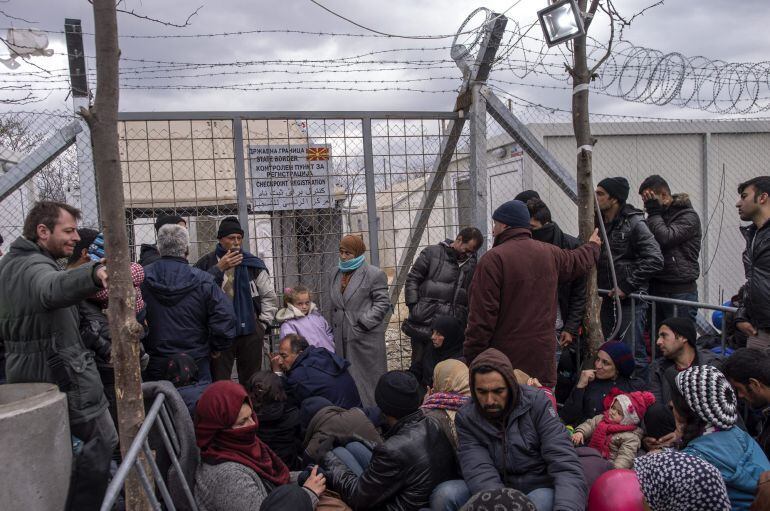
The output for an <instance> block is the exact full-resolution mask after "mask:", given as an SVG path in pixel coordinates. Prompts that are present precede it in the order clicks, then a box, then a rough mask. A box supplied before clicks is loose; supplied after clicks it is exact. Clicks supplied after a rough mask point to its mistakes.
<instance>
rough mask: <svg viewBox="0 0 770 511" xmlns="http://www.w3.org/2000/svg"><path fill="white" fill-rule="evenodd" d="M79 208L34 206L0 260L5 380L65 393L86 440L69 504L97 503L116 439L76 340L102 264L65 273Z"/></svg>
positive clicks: (102, 280) (90, 362) (73, 424)
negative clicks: (82, 308)
mask: <svg viewBox="0 0 770 511" xmlns="http://www.w3.org/2000/svg"><path fill="white" fill-rule="evenodd" d="M79 219H80V211H79V210H78V209H76V208H73V207H72V206H69V205H67V204H64V203H60V202H51V201H42V202H38V203H37V204H35V206H34V207H33V208H32V209H31V210H30V212H29V214H28V215H27V218H26V219H25V220H24V228H23V231H22V236H21V237H19V238H17V239H16V241H14V242H13V243H12V244H11V247H10V250H9V251H8V253H7V254H6V255H5V256H4V257H3V258H2V259H1V260H0V340H2V342H3V343H4V345H5V351H6V360H5V370H6V376H7V379H8V383H25V382H48V383H55V384H57V385H58V386H59V388H60V389H61V390H62V391H63V392H66V393H67V403H68V407H69V422H70V431H71V433H72V435H73V436H75V437H77V438H79V439H80V440H82V441H83V449H82V451H81V453H80V454H79V455H78V457H77V458H76V461H75V463H76V466H75V471H74V478H73V483H72V486H71V488H70V498H69V501H70V505H69V508H70V509H77V510H78V511H80V510H90V509H99V507H100V505H101V501H102V499H103V498H104V492H105V490H106V488H107V483H108V479H109V467H110V459H111V456H112V452H113V450H114V449H115V446H116V445H117V441H118V438H117V432H116V431H115V425H114V424H113V422H112V419H111V418H110V415H109V412H108V411H107V400H106V398H105V396H104V389H103V387H102V383H101V380H100V378H99V373H98V372H97V369H96V364H95V362H94V356H93V353H92V352H91V351H89V350H88V349H86V347H85V346H84V344H83V341H82V339H81V338H80V332H79V328H78V326H79V316H78V308H77V304H78V303H79V302H80V301H81V300H83V299H85V298H86V297H88V296H90V295H93V294H94V293H96V292H97V291H99V290H100V289H102V288H104V287H105V285H106V283H107V273H106V271H105V269H104V266H103V265H101V264H99V263H96V262H92V263H88V264H84V265H82V266H80V267H78V268H76V269H73V270H68V271H63V270H61V269H60V268H59V267H58V266H57V264H56V259H59V258H63V257H69V256H70V255H72V251H73V249H74V247H75V244H76V243H77V242H78V240H79V239H80V237H79V236H78V233H77V221H78V220H79Z"/></svg>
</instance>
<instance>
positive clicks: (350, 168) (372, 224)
mask: <svg viewBox="0 0 770 511" xmlns="http://www.w3.org/2000/svg"><path fill="white" fill-rule="evenodd" d="M516 114H517V115H518V117H519V119H520V120H521V121H522V122H523V123H524V124H526V125H527V126H528V127H529V129H530V130H531V131H532V132H533V133H534V134H535V135H536V137H537V138H538V139H539V140H540V141H541V142H542V144H543V145H544V146H545V148H546V149H547V150H548V151H549V152H551V153H552V155H553V156H554V157H555V158H556V159H557V160H559V161H560V162H561V164H562V165H564V167H565V168H566V169H569V170H570V171H572V170H573V169H574V168H575V158H576V156H575V143H574V138H573V136H572V125H571V120H570V118H569V116H568V115H567V114H563V113H562V114H560V113H554V112H551V111H546V110H542V109H537V108H521V109H519V110H517V112H516ZM74 119H75V118H74V116H73V115H72V114H70V113H67V112H28V113H22V112H15V113H12V112H8V113H5V114H0V128H2V132H0V135H1V136H0V147H1V148H2V150H3V158H5V159H4V162H5V167H6V168H8V166H9V165H12V164H13V161H14V158H16V159H18V157H20V156H23V155H24V154H25V153H27V152H29V151H30V150H31V149H34V148H35V147H36V146H37V145H38V144H40V143H42V141H44V140H46V139H47V138H48V137H49V136H50V135H51V134H52V133H54V132H55V131H56V130H58V129H60V128H62V127H63V126H65V125H67V124H68V123H70V122H72V121H73V120H74ZM459 119H460V118H459V116H457V115H455V114H446V113H435V112H433V113H431V112H425V113H417V112H387V113H386V112H381V113H377V112H373V113H351V112H325V113H320V112H316V113H308V112H285V113H264V112H262V113H260V112H240V113H239V112H219V113H190V112H176V113H130V114H128V113H124V114H121V121H120V126H119V133H120V150H121V159H122V169H123V180H124V193H125V203H126V225H127V228H128V234H129V240H130V245H131V247H132V249H133V254H134V258H135V259H138V258H139V257H140V255H141V250H142V248H141V247H142V245H143V244H152V243H154V242H155V229H154V226H153V224H154V222H155V220H156V219H157V218H158V217H159V216H160V215H164V214H171V213H174V214H179V215H181V216H183V217H184V218H185V219H186V220H187V222H188V227H189V230H190V237H191V242H192V243H191V249H190V260H191V261H192V262H194V261H196V260H197V259H198V258H199V257H201V256H203V255H204V254H206V253H208V252H210V251H211V250H213V248H214V246H215V244H216V232H217V227H218V224H219V221H220V220H221V219H222V218H224V217H225V216H230V215H233V216H238V217H239V218H240V219H241V222H242V223H244V224H248V230H247V233H246V238H247V242H248V244H249V245H248V246H249V248H250V250H251V251H252V252H254V253H256V254H257V255H259V256H260V257H261V258H263V259H264V260H265V262H266V263H267V265H268V268H269V270H270V274H271V275H272V277H273V280H274V284H275V287H276V290H277V291H278V293H279V295H281V294H282V290H283V289H284V288H285V287H290V286H294V285H297V284H303V285H306V286H308V287H309V288H310V289H312V290H313V291H314V292H315V295H316V303H317V304H318V306H319V308H320V309H321V310H322V311H325V309H326V307H328V294H327V293H328V286H329V276H330V274H331V272H332V271H333V269H334V267H335V266H336V262H337V250H338V242H339V239H340V237H341V236H342V235H343V234H346V233H356V234H360V235H362V237H363V239H364V240H365V241H366V244H367V246H368V247H369V250H368V252H367V258H368V260H369V261H370V262H371V263H372V264H375V265H378V266H380V267H381V268H382V269H383V270H384V271H385V272H386V274H387V275H388V279H389V282H390V284H391V296H392V302H393V307H394V308H393V315H392V317H391V319H390V324H389V328H388V334H387V339H388V346H389V349H388V354H389V362H390V366H391V367H404V366H406V365H408V362H409V342H408V339H406V338H405V336H403V335H402V334H401V333H400V330H399V327H400V324H401V322H402V321H403V320H404V319H405V317H406V314H407V310H406V307H405V306H404V305H403V293H402V292H400V291H401V290H400V289H399V288H398V284H399V282H400V281H399V275H401V276H402V277H403V273H404V272H405V271H407V270H408V268H409V266H410V265H411V258H409V257H408V255H409V254H408V249H409V248H410V247H415V246H416V247H417V251H416V253H419V250H421V249H422V248H423V247H425V246H428V245H431V244H435V243H438V242H439V241H441V240H444V239H446V238H454V237H455V235H456V234H457V232H458V230H459V229H460V228H461V227H464V226H467V225H475V226H477V227H479V228H481V229H482V232H484V233H485V235H486V236H487V240H488V246H491V212H492V211H493V210H494V208H496V207H497V206H498V205H500V204H501V203H502V202H504V201H506V200H509V199H510V198H512V197H513V196H514V195H516V194H517V193H518V192H520V191H522V190H524V189H530V188H531V189H535V190H537V191H538V192H539V193H540V195H541V197H542V198H543V200H544V201H545V202H546V203H547V204H548V205H549V207H550V208H551V210H552V212H553V216H554V220H555V221H556V222H558V223H559V224H560V225H561V226H562V227H563V229H564V230H565V231H566V232H570V233H576V231H577V209H576V207H575V205H574V204H573V203H572V201H571V200H570V199H569V198H568V197H567V195H566V194H565V193H564V192H563V191H562V189H561V188H560V187H559V186H557V185H556V184H555V183H554V182H553V181H552V180H551V178H550V177H549V176H548V175H547V174H546V173H545V172H544V171H543V170H542V169H540V168H539V167H538V165H537V164H536V163H535V162H534V161H533V160H532V159H531V158H530V157H529V156H528V155H527V154H526V153H525V152H524V151H523V150H522V148H521V147H519V145H517V144H516V143H514V142H513V141H512V140H511V138H510V136H509V135H507V134H506V133H505V130H503V128H502V127H501V126H500V125H499V124H498V122H497V121H494V120H492V119H491V118H488V117H487V118H486V120H485V121H484V126H485V127H486V130H485V131H486V133H484V130H481V131H479V133H478V134H480V138H474V137H471V136H470V134H471V127H470V126H469V124H470V123H469V124H466V125H465V127H464V129H463V130H462V131H461V132H460V136H459V139H458V144H457V148H456V149H455V150H454V152H453V153H452V155H451V161H450V163H449V167H448V171H447V172H446V174H445V175H441V176H439V178H440V179H439V181H440V182H439V183H434V178H435V177H436V174H435V170H436V165H435V164H434V163H435V161H436V158H437V156H438V155H439V153H440V151H441V141H442V137H443V139H445V137H446V135H447V134H448V131H449V130H451V126H452V124H453V123H455V122H457V121H458V120H459ZM593 121H594V123H593V133H594V136H596V138H597V139H598V142H597V144H596V146H595V148H594V179H595V182H598V181H599V180H600V179H602V178H603V177H606V176H611V175H622V176H625V177H626V178H628V180H629V182H630V184H631V196H630V198H629V202H630V203H632V204H634V205H636V206H641V200H640V198H639V196H638V195H637V194H636V190H637V189H638V186H639V183H640V182H641V181H642V180H643V179H644V178H645V177H646V176H647V175H650V174H653V173H657V174H660V175H662V176H663V177H664V178H666V179H667V180H668V181H669V183H670V184H671V188H672V191H673V192H674V193H686V194H688V196H689V199H690V201H691V202H692V205H693V207H694V208H695V210H696V211H697V212H698V213H699V214H700V216H701V219H702V222H703V226H704V233H705V235H704V240H703V254H702V268H701V269H702V277H701V282H700V290H701V300H702V301H705V302H709V303H720V302H721V301H722V299H723V297H729V296H730V295H732V294H733V293H735V292H736V291H737V289H738V287H739V286H740V285H741V284H742V282H743V281H744V276H743V268H742V264H741V257H740V255H741V252H742V250H743V248H744V242H743V240H742V238H741V235H740V233H739V231H738V227H739V225H740V221H739V218H738V216H737V213H736V212H735V211H734V210H733V209H732V204H733V202H734V200H735V198H736V196H737V193H736V188H737V185H738V183H739V182H741V181H744V180H746V179H749V178H751V177H754V176H755V175H760V174H766V173H767V166H766V164H765V162H766V161H767V160H768V157H770V121H768V120H751V121H643V120H640V119H626V118H623V119H618V118H610V117H602V116H594V117H593ZM474 129H479V126H478V125H476V126H475V127H474ZM473 144H476V147H482V148H483V147H485V148H486V151H480V152H479V151H476V156H473V154H474V151H472V150H471V148H472V145H473ZM9 151H10V152H9ZM14 154H15V156H14ZM78 158H79V154H78V151H77V150H76V147H75V145H72V146H71V147H70V148H69V149H67V150H66V151H65V152H63V153H62V154H61V155H59V156H58V157H57V158H56V159H55V160H54V161H53V162H51V163H50V164H49V165H47V166H46V168H45V169H44V170H43V171H41V172H40V173H38V174H37V175H36V176H35V177H33V178H32V179H31V180H29V181H28V182H26V183H25V184H24V185H23V186H22V187H21V188H20V189H19V190H17V191H16V192H14V193H13V194H12V195H11V196H9V197H7V198H6V199H5V200H3V201H2V202H0V226H2V235H3V236H4V237H5V239H6V240H8V241H10V240H12V239H13V238H14V237H15V236H17V235H19V234H20V232H21V226H22V223H23V218H24V216H25V215H26V212H27V210H28V208H29V207H30V205H31V204H32V202H34V200H37V199H40V198H52V199H58V200H62V199H63V200H66V201H68V202H70V203H73V204H75V205H78V206H80V207H81V208H84V209H89V208H90V210H92V211H93V210H94V209H95V208H96V204H94V203H92V201H83V200H82V199H81V196H80V195H81V194H80V182H81V180H82V178H83V176H82V175H81V174H83V173H82V172H79V170H78V169H79V168H82V165H83V163H82V160H83V158H82V156H81V162H80V167H79V162H78ZM473 158H477V159H478V160H477V163H476V164H472V160H473ZM479 165H480V166H482V167H483V169H482V171H481V172H480V174H479V175H480V176H481V177H482V179H481V180H478V179H475V176H472V173H471V171H470V169H471V168H478V167H479ZM420 217H422V218H423V220H425V219H427V223H426V227H425V230H424V232H423V233H422V235H420V236H417V235H415V232H416V231H415V227H416V225H417V224H418V220H419V219H420ZM4 248H7V243H6V247H4Z"/></svg>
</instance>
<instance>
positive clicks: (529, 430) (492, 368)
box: [455, 348, 588, 511]
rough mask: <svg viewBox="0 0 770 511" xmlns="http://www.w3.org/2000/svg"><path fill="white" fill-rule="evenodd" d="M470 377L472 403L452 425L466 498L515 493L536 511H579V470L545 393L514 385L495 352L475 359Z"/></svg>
mask: <svg viewBox="0 0 770 511" xmlns="http://www.w3.org/2000/svg"><path fill="white" fill-rule="evenodd" d="M470 372H471V377H470V380H471V381H470V386H471V397H472V402H470V403H468V404H466V405H465V406H464V407H463V408H461V409H460V411H459V412H458V414H457V418H456V422H455V423H456V427H457V435H458V440H459V448H458V451H457V456H458V458H459V462H460V466H461V467H462V472H463V478H464V479H465V482H466V483H467V485H468V488H469V490H470V494H471V495H475V494H477V493H479V492H481V491H485V490H496V489H500V488H503V487H505V488H514V489H516V490H519V491H521V492H523V493H525V494H527V496H528V497H529V499H530V500H532V502H533V503H534V504H535V506H536V507H537V509H538V510H539V511H544V510H548V511H550V510H551V509H558V510H560V511H561V510H565V511H572V510H574V511H583V509H585V502H586V496H587V492H588V489H587V487H586V482H585V479H584V477H583V469H582V468H581V466H580V462H579V460H578V456H577V453H576V452H575V449H574V448H573V447H572V444H571V442H570V440H569V436H568V435H567V431H566V429H565V427H564V424H562V422H561V421H560V420H559V418H558V416H557V415H556V412H555V410H554V408H553V406H552V405H551V402H550V401H549V400H548V398H547V397H546V396H545V394H543V393H542V392H540V391H539V390H537V389H534V388H532V387H528V386H523V385H518V384H517V383H516V378H515V376H514V373H513V367H512V366H511V363H510V361H509V360H508V358H507V357H506V356H505V355H504V354H503V353H501V352H500V351H498V350H496V349H494V348H490V349H487V350H486V351H484V352H483V353H481V354H480V355H479V356H477V357H476V359H475V360H474V361H473V363H472V364H471V367H470Z"/></svg>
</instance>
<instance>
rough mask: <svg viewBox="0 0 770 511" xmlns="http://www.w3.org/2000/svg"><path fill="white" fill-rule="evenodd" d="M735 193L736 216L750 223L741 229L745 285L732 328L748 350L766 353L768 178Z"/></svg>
mask: <svg viewBox="0 0 770 511" xmlns="http://www.w3.org/2000/svg"><path fill="white" fill-rule="evenodd" d="M738 193H739V194H740V198H739V199H738V202H737V203H736V204H735V205H736V207H737V208H738V214H739V215H740V217H741V220H743V221H744V222H751V224H750V225H748V226H746V227H741V232H742V233H743V236H744V237H745V238H746V250H745V251H744V252H743V268H744V271H745V273H746V286H745V288H744V289H745V290H744V296H743V306H742V307H741V308H740V309H738V313H737V314H736V317H735V323H736V324H735V326H736V327H737V328H738V329H740V330H741V331H742V332H743V333H745V334H746V335H748V336H749V338H748V341H747V342H746V347H747V348H757V349H765V350H766V349H768V348H770V176H760V177H755V178H754V179H750V180H748V181H746V182H745V183H741V184H740V185H739V186H738Z"/></svg>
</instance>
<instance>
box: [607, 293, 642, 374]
mask: <svg viewBox="0 0 770 511" xmlns="http://www.w3.org/2000/svg"><path fill="white" fill-rule="evenodd" d="M620 306H621V312H622V316H623V317H622V318H621V322H620V330H618V333H617V335H615V339H617V340H620V341H623V344H625V345H626V346H628V349H630V350H631V353H633V354H634V362H635V363H636V370H635V371H634V375H635V376H636V377H637V378H640V379H641V380H643V381H648V380H649V365H650V362H649V360H648V358H647V346H646V345H645V343H644V337H643V335H644V325H645V321H646V319H647V304H646V303H644V302H642V301H640V300H637V301H636V315H635V317H631V299H630V298H626V299H624V300H621V301H620ZM616 319H617V318H616V313H615V300H613V299H612V298H609V297H604V300H602V310H601V320H602V330H603V331H604V335H605V337H606V336H609V335H610V334H611V333H612V330H613V327H614V326H615V321H616ZM608 340H610V339H608Z"/></svg>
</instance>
